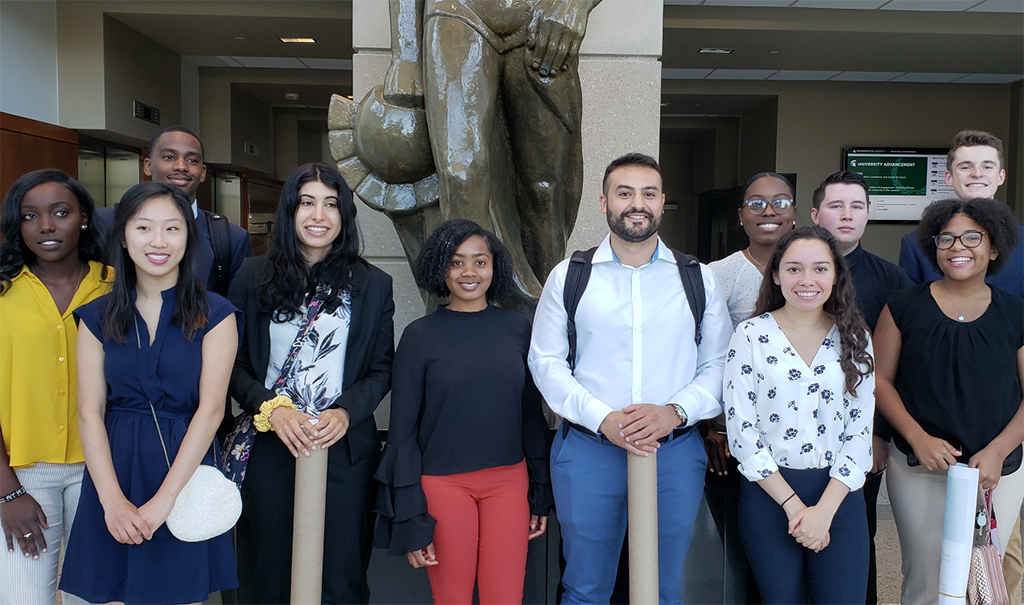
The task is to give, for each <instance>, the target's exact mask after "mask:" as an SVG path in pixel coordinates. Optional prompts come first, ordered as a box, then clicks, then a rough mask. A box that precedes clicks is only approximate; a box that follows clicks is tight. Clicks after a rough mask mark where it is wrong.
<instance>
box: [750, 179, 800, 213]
mask: <svg viewBox="0 0 1024 605" xmlns="http://www.w3.org/2000/svg"><path fill="white" fill-rule="evenodd" d="M766 176H767V177H771V178H773V179H778V180H780V181H782V182H783V184H784V185H786V187H787V188H788V189H789V193H790V194H791V195H792V196H793V207H794V208H796V190H795V189H793V183H790V182H789V179H787V178H786V177H784V176H782V175H781V174H779V173H778V172H758V173H757V174H755V175H754V176H752V177H750V178H749V179H747V182H746V184H745V185H743V199H741V200H740V208H742V207H743V204H744V202H745V201H746V199H747V190H748V189H750V186H751V185H753V184H754V183H756V182H757V181H759V180H760V179H763V178H764V177H766Z"/></svg>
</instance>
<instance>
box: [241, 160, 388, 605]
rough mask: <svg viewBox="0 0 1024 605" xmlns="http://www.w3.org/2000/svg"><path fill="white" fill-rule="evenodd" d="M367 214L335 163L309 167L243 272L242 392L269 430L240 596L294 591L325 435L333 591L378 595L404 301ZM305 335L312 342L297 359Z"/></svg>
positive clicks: (327, 552)
mask: <svg viewBox="0 0 1024 605" xmlns="http://www.w3.org/2000/svg"><path fill="white" fill-rule="evenodd" d="M355 215H356V209H355V205H354V204H353V202H352V193H351V191H350V190H349V188H348V187H347V186H346V185H345V182H344V181H343V180H342V179H341V176H339V175H338V173H337V172H336V171H335V170H334V169H333V168H331V167H330V166H328V165H326V164H319V163H318V164H305V165H303V166H300V167H299V168H296V169H295V171H294V172H292V174H291V175H290V176H289V177H288V180H287V182H285V184H284V188H283V190H282V192H281V202H280V204H279V205H278V209H277V215H276V217H275V222H274V235H273V244H272V246H271V250H270V253H269V254H268V255H267V256H265V257H253V258H249V259H246V261H245V263H244V264H243V265H242V267H241V269H239V271H238V274H237V275H236V277H235V279H234V281H233V282H232V285H231V291H230V294H229V299H230V300H231V302H232V303H234V304H235V306H236V307H238V308H239V309H240V310H242V311H243V312H244V313H245V318H246V327H245V333H244V335H243V342H242V346H241V350H240V351H239V354H238V357H237V359H236V361H235V368H234V371H233V373H232V376H231V385H230V393H231V396H232V397H234V398H235V399H236V400H237V401H238V402H239V404H240V405H241V406H242V409H243V410H244V411H245V412H246V413H248V414H250V415H252V416H253V417H254V421H255V424H256V426H257V428H258V429H259V430H260V432H257V433H256V437H255V441H254V442H253V444H252V447H251V449H250V450H249V453H248V467H247V469H246V471H245V480H244V482H243V483H242V503H243V505H242V517H241V519H239V522H238V526H237V539H238V556H237V561H238V578H239V588H238V598H239V602H243V603H286V602H288V600H289V592H290V581H291V550H292V512H293V505H294V489H295V458H296V457H297V456H300V455H305V454H306V453H307V452H309V451H310V450H311V449H312V448H313V447H314V445H315V446H316V447H323V448H329V450H328V471H327V518H326V523H325V530H324V531H325V534H326V535H325V541H324V574H323V602H324V603H367V602H368V601H369V598H370V591H369V587H368V586H367V583H366V569H367V566H368V565H369V562H370V552H371V541H372V537H373V529H372V528H373V515H372V513H371V512H370V511H371V508H372V506H373V502H374V497H375V495H376V491H375V490H374V489H373V479H372V477H373V472H374V469H375V467H376V465H377V461H378V458H379V454H380V439H379V438H378V436H377V426H376V423H375V422H374V419H373V411H374V409H376V407H377V405H378V404H379V403H380V401H381V399H383V398H384V395H385V394H387V392H388V390H389V389H390V388H391V362H392V359H393V357H394V324H393V321H392V318H393V315H394V311H395V305H394V301H393V300H392V290H391V278H390V277H389V276H388V275H387V274H385V273H384V272H383V271H381V270H380V269H377V268H376V267H374V266H372V265H370V264H368V263H367V262H366V261H365V260H363V259H362V258H360V257H359V253H358V251H359V239H358V237H359V236H358V231H357V229H356V224H355ZM311 307H312V308H314V309H315V311H313V312H310V308H311ZM310 316H312V317H314V319H312V324H311V325H310V326H309V328H308V331H306V332H305V334H304V337H303V338H301V339H298V340H297V339H296V336H297V335H298V334H300V327H301V326H302V325H303V324H305V323H307V321H308V319H309V317H310ZM294 342H299V343H300V347H299V348H298V352H297V354H295V356H294V359H293V360H292V362H291V363H287V362H286V360H288V358H289V356H290V349H291V348H292V345H293V343H294ZM282 368H284V370H285V371H284V372H283V373H282ZM314 418H315V419H317V420H314V421H313V422H311V420H313V419H314Z"/></svg>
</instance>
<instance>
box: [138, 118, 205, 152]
mask: <svg viewBox="0 0 1024 605" xmlns="http://www.w3.org/2000/svg"><path fill="white" fill-rule="evenodd" d="M168 132H184V133H185V134H187V135H189V136H191V137H192V138H193V139H195V140H196V141H198V142H199V153H200V154H202V156H203V158H206V148H205V147H203V141H202V140H201V139H200V138H199V135H197V134H196V133H194V132H192V131H191V130H189V129H188V128H185V127H184V126H182V125H181V124H175V125H173V126H167V127H166V128H162V129H161V130H160V132H158V133H156V134H155V135H153V138H152V139H150V140H149V150H148V151H147V155H149V156H150V157H152V156H153V148H154V147H156V142H157V140H158V139H159V138H160V137H162V136H164V135H165V134H167V133H168Z"/></svg>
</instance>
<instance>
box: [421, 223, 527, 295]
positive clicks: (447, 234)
mask: <svg viewBox="0 0 1024 605" xmlns="http://www.w3.org/2000/svg"><path fill="white" fill-rule="evenodd" d="M474 235H479V236H480V237H482V238H484V241H485V242H486V243H487V249H488V250H489V251H490V253H491V256H492V257H493V258H494V274H493V275H492V276H491V285H490V286H489V287H488V288H487V292H486V293H485V295H486V298H487V302H494V301H496V300H500V299H501V298H502V297H503V296H505V295H506V294H508V293H509V292H510V291H511V290H512V284H513V279H514V278H515V274H514V272H513V270H512V255H510V254H509V252H508V250H507V249H506V248H505V244H503V243H501V240H500V239H498V236H496V235H494V234H493V233H491V232H490V231H488V230H486V229H484V228H483V227H481V226H480V225H478V224H476V223H474V222H473V221H471V220H467V219H461V218H459V219H453V220H450V221H445V222H443V223H441V224H440V225H438V227H437V229H434V232H433V233H431V234H430V237H428V238H427V241H426V242H425V243H424V244H423V248H422V249H421V250H420V254H419V256H418V257H417V258H416V270H415V272H414V276H415V277H416V285H417V286H419V287H420V288H421V289H423V291H424V292H426V293H428V294H433V295H435V296H438V297H442V298H443V297H446V296H449V295H450V294H451V292H450V291H449V290H448V285H447V284H446V283H445V277H446V276H447V275H448V267H449V266H451V262H452V257H453V256H454V255H455V251H456V250H458V248H459V246H461V245H462V242H464V241H466V240H467V239H469V238H471V237H473V236H474Z"/></svg>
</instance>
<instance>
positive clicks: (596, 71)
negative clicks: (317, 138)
mask: <svg viewBox="0 0 1024 605" xmlns="http://www.w3.org/2000/svg"><path fill="white" fill-rule="evenodd" d="M389 19H390V17H389V13H388V2H387V0H354V1H353V6H352V44H353V47H354V48H353V50H354V54H353V57H352V71H353V74H352V89H353V98H354V99H355V100H356V101H359V100H361V99H362V98H363V97H364V96H365V95H366V93H367V91H369V90H370V89H371V88H372V87H374V86H376V85H377V84H381V83H383V81H384V74H385V73H386V72H387V69H388V66H389V65H390V62H391V25H390V20H389ZM661 39H662V2H661V0H603V1H602V2H601V4H599V5H598V6H597V7H596V8H594V10H593V12H591V14H590V21H589V23H588V26H587V34H586V37H585V38H584V41H583V45H582V47H581V48H580V83H581V85H582V88H583V170H584V172H583V199H582V201H581V203H580V211H579V218H578V219H577V221H576V227H575V229H574V230H573V234H572V237H571V239H570V240H569V250H570V251H571V250H577V249H583V248H589V247H591V246H594V245H596V244H597V243H599V242H600V241H601V239H602V238H603V237H604V236H605V234H606V233H607V232H608V228H607V224H606V223H605V220H604V215H602V214H601V211H600V208H599V206H598V196H600V195H601V179H602V177H603V175H604V168H605V166H607V164H608V163H609V162H610V161H611V160H613V159H615V158H616V157H618V156H620V155H623V154H625V153H629V152H632V151H639V152H641V153H646V154H648V155H651V156H654V157H657V155H658V146H659V140H658V136H659V129H660V111H661V61H660V57H661ZM358 212H359V214H358V219H359V226H360V229H361V232H362V236H363V242H364V243H363V254H364V256H365V257H366V259H367V260H369V261H370V262H371V263H373V264H375V265H377V266H378V267H380V268H381V269H383V270H385V271H387V272H388V273H389V274H391V276H392V277H394V280H395V331H396V335H397V334H400V333H401V330H402V329H404V328H405V326H406V325H407V324H408V323H409V322H411V321H412V320H414V319H416V318H418V317H420V316H422V315H423V303H422V300H421V299H420V296H419V292H418V291H417V289H416V285H415V283H414V282H413V279H412V275H411V273H410V271H409V267H408V263H407V261H406V259H405V253H404V252H403V250H402V246H401V244H400V243H399V240H398V236H397V234H396V233H395V230H394V227H393V226H392V224H391V220H390V219H388V217H386V216H384V215H383V214H382V213H378V212H375V211H373V210H371V209H370V208H369V207H368V206H366V205H365V204H362V203H360V204H359V206H358ZM389 409H390V408H389V406H388V405H386V402H385V404H381V406H380V408H378V410H377V423H378V426H380V427H381V428H386V427H387V426H388V418H389V416H390V414H389Z"/></svg>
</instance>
